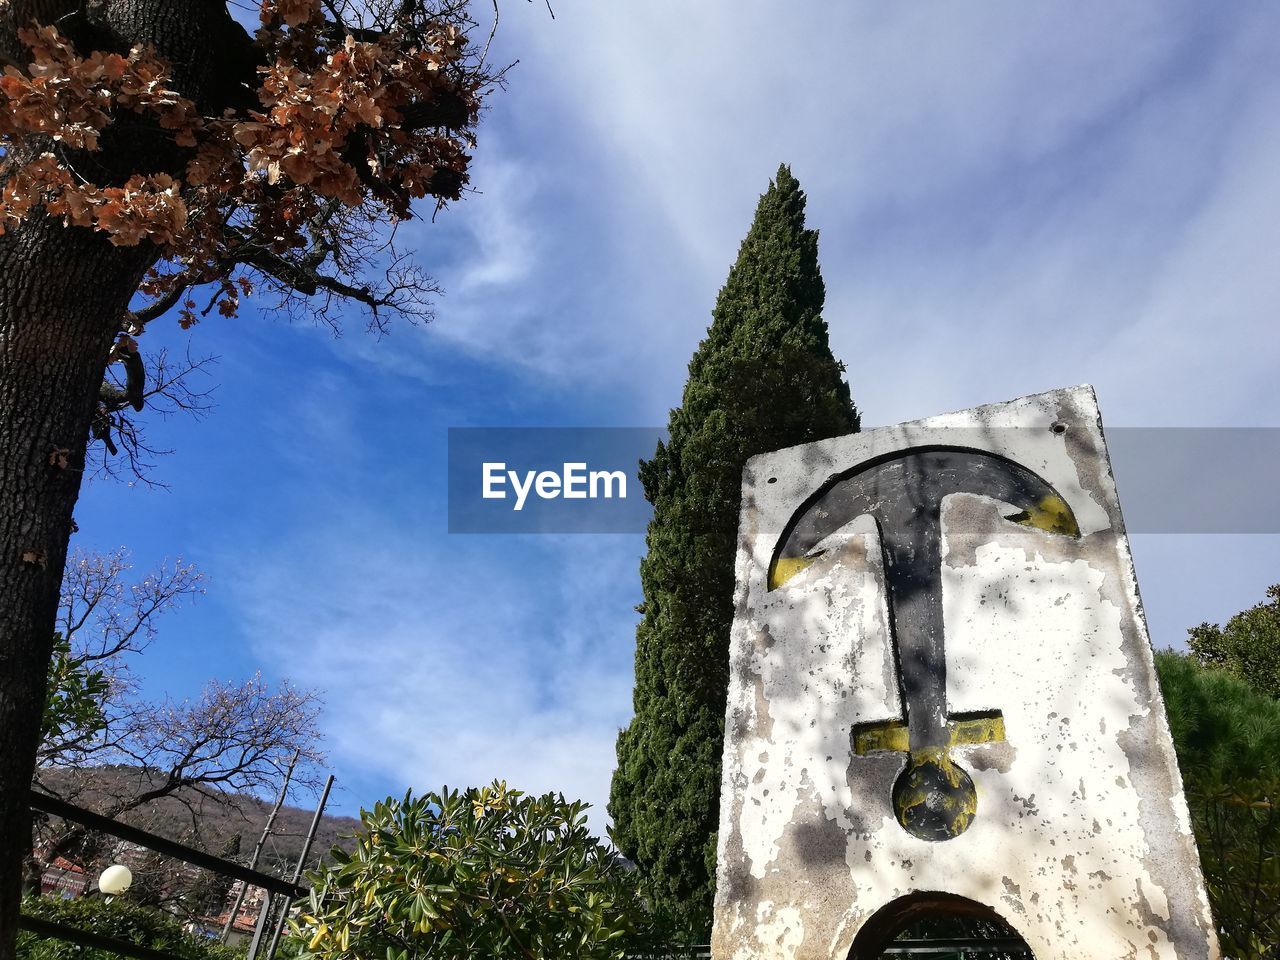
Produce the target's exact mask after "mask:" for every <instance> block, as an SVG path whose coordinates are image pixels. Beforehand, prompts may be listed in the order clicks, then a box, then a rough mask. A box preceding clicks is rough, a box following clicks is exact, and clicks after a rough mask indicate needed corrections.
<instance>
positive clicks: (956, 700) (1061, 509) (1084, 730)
mask: <svg viewBox="0 0 1280 960" xmlns="http://www.w3.org/2000/svg"><path fill="white" fill-rule="evenodd" d="M930 530H932V531H933V534H930V533H929V531H930ZM737 578H738V590H737V598H736V603H737V613H736V619H735V622H734V630H733V640H732V653H731V656H732V666H731V681H730V690H729V705H728V712H727V720H726V733H725V753H724V780H723V793H722V802H721V826H720V851H719V876H718V891H717V900H716V917H715V934H714V940H713V955H714V956H715V957H716V958H717V960H748V958H784V957H785V958H797V960H799V958H804V960H810V958H831V960H843V958H845V957H848V956H850V955H851V950H853V949H854V948H855V938H858V940H857V944H856V950H854V953H853V954H852V955H853V956H860V955H861V954H862V953H863V951H866V950H869V949H871V948H872V947H874V944H872V942H871V941H872V940H874V939H875V936H876V934H877V932H883V931H884V930H886V929H888V927H890V926H892V922H893V921H894V920H895V918H899V917H901V916H907V915H909V911H910V910H912V909H937V908H940V907H948V908H955V909H959V910H966V909H971V910H978V911H981V910H983V909H984V908H987V909H990V910H992V911H994V912H995V913H996V914H998V915H999V916H1000V917H1001V918H1002V919H1003V920H1004V921H1005V922H1006V923H1008V924H1009V925H1010V926H1012V927H1013V928H1014V929H1015V930H1016V931H1017V932H1018V933H1019V934H1020V935H1021V936H1022V938H1023V939H1024V940H1025V941H1026V942H1027V944H1028V945H1029V946H1030V947H1031V949H1032V950H1033V951H1034V953H1035V956H1036V957H1037V958H1038V960H1068V958H1069V960H1083V958H1089V960H1102V958H1106V960H1113V958H1122V957H1128V958H1150V960H1173V958H1179V960H1192V958H1195V960H1212V958H1216V957H1217V955H1218V953H1217V946H1216V942H1215V940H1214V937H1213V934H1212V921H1211V919H1210V916H1209V908H1208V902H1207V899H1206V896H1205V892H1204V884H1203V880H1202V878H1201V874H1200V867H1199V862H1198V858H1197V855H1196V850H1195V846H1194V841H1193V839H1192V836H1191V830H1190V825H1189V820H1188V815H1187V809H1186V804H1185V801H1184V799H1183V795H1182V785H1181V780H1180V778H1179V775H1178V770H1177V766H1176V761H1175V758H1174V753H1173V746H1172V742H1171V740H1170V737H1169V732H1168V726H1167V723H1166V720H1165V714H1164V706H1163V702H1162V700H1161V697H1160V692H1159V689H1158V687H1157V684H1156V676H1155V671H1154V667H1153V664H1152V657H1151V647H1150V641H1149V639H1148V636H1147V629H1146V624H1145V621H1144V619H1143V616H1142V608H1141V603H1140V601H1139V598H1138V591H1137V584H1136V581H1135V578H1134V572H1133V564H1132V559H1131V556H1130V553H1129V545H1128V541H1127V539H1126V537H1125V533H1124V524H1123V521H1122V519H1121V515H1120V507H1119V503H1118V500H1117V497H1116V490H1115V485H1114V482H1113V480H1112V476H1111V470H1110V466H1109V463H1108V460H1107V454H1106V448H1105V445H1104V441H1103V436H1102V428H1101V423H1100V420H1099V414H1098V409H1097V405H1096V401H1095V398H1094V395H1093V391H1092V390H1091V389H1090V388H1088V387H1079V388H1075V389H1071V390H1062V391H1057V392H1053V393H1047V394H1042V395H1040V396H1035V397H1028V398H1025V399H1022V400H1017V401H1013V402H1011V403H1005V404H998V405H994V406H990V407H980V408H977V409H974V410H969V411H964V412H961V413H956V414H951V415H947V416H941V417H934V418H931V419H928V420H922V421H918V422H916V423H909V424H903V425H900V426H897V427H889V428H885V429H880V430H873V431H868V432H866V433H862V434H856V435H853V436H848V437H841V438H837V439H834V440H828V441H823V442H820V443H814V444H808V445H805V446H801V447H794V448H791V449H789V450H782V451H778V452H776V453H770V454H765V455H763V456H759V457H756V458H754V459H752V460H751V461H750V463H749V464H748V465H747V469H746V472H745V476H744V480H743V510H742V522H741V528H740V543H739V553H738V564H737ZM860 932H861V937H859V934H860ZM868 955H872V956H874V955H875V954H874V953H871V954H868Z"/></svg>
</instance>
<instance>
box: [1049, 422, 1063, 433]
mask: <svg viewBox="0 0 1280 960" xmlns="http://www.w3.org/2000/svg"><path fill="white" fill-rule="evenodd" d="M1049 429H1050V430H1052V431H1053V432H1054V433H1066V432H1067V425H1066V424H1065V423H1063V422H1062V421H1061V420H1058V421H1056V422H1055V423H1053V424H1052V425H1051V426H1050V427H1049Z"/></svg>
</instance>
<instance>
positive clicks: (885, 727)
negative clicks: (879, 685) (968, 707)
mask: <svg viewBox="0 0 1280 960" xmlns="http://www.w3.org/2000/svg"><path fill="white" fill-rule="evenodd" d="M947 727H948V729H947V747H946V748H936V747H931V748H927V749H921V750H912V749H911V739H910V737H909V735H908V733H907V725H906V724H905V723H903V722H902V721H901V720H885V721H884V722H883V723H867V724H859V725H858V726H857V727H855V728H854V731H853V752H854V753H856V754H857V755H858V756H860V757H864V756H866V755H867V754H869V753H880V752H885V751H887V752H891V753H910V754H911V756H912V757H913V758H916V759H920V760H923V759H927V758H928V757H930V756H932V755H933V754H932V753H930V751H931V750H933V751H936V750H939V749H941V750H942V753H943V754H945V753H946V750H947V749H949V748H951V747H964V746H971V745H973V744H981V743H998V742H1001V741H1003V740H1004V739H1005V732H1004V717H1002V716H999V715H997V716H994V717H972V718H969V719H967V720H952V721H951V722H950V723H949V724H948V725H947Z"/></svg>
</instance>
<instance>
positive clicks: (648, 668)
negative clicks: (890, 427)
mask: <svg viewBox="0 0 1280 960" xmlns="http://www.w3.org/2000/svg"><path fill="white" fill-rule="evenodd" d="M804 208H805V195H804V192H803V191H802V190H801V189H800V184H799V182H798V181H797V180H796V179H795V177H793V176H792V175H791V171H790V169H788V168H787V167H786V166H785V165H784V166H782V167H780V168H779V169H778V173H777V177H776V178H775V180H774V181H773V182H771V183H770V185H769V189H768V190H767V191H766V192H765V194H764V195H763V196H762V197H761V198H760V203H759V206H758V207H757V209H756V216H755V221H754V222H753V223H752V225H751V230H750V232H749V233H748V234H747V237H746V239H745V240H744V241H743V243H742V247H741V249H740V250H739V251H738V259H737V262H736V263H735V264H734V266H733V268H732V269H731V270H730V271H729V278H728V280H727V281H726V282H725V285H724V287H723V288H721V290H720V294H719V296H718V297H717V299H716V304H715V309H714V310H713V311H712V321H711V326H710V328H709V330H708V331H707V336H706V338H705V339H704V340H703V341H702V343H701V344H700V345H699V346H698V349H697V351H696V352H695V353H694V355H693V359H692V360H691V361H690V363H689V380H688V382H687V383H686V385H685V389H684V396H683V402H682V404H681V406H680V407H678V408H676V409H674V410H672V411H671V417H670V421H669V436H668V439H667V441H666V442H665V443H662V442H660V443H659V444H658V448H657V451H656V452H655V453H654V456H653V459H652V460H648V461H644V462H642V463H641V464H640V479H641V482H642V484H643V486H644V493H645V497H646V498H647V499H648V501H649V502H650V503H651V504H653V507H654V512H653V519H652V520H651V521H650V524H649V532H648V537H647V544H648V554H647V556H645V558H644V559H643V560H642V561H641V564H640V579H641V584H642V587H643V590H644V602H643V603H642V604H641V606H640V607H639V608H638V609H639V612H640V613H641V614H642V619H641V621H640V624H639V626H638V627H637V630H636V676H635V692H634V695H633V698H634V707H635V717H634V719H633V720H632V721H631V724H630V726H628V727H627V728H626V729H625V730H623V731H622V732H621V733H620V734H619V736H618V745H617V750H618V768H617V770H616V771H615V772H614V775H613V783H612V787H611V790H610V798H609V813H610V815H611V816H612V818H613V823H614V839H615V841H616V842H617V844H618V846H619V848H620V849H621V850H622V852H623V853H624V854H625V855H626V856H628V857H629V858H631V859H632V860H634V861H635V862H636V864H637V865H638V866H639V867H640V869H641V870H642V871H643V872H644V874H645V875H646V876H647V878H648V879H649V881H650V883H651V885H652V890H653V895H654V897H655V899H656V900H657V901H658V905H659V906H661V907H662V908H665V910H667V911H669V912H670V913H671V914H672V915H673V916H674V917H675V919H676V921H677V922H678V923H679V924H680V926H681V928H682V929H683V930H685V931H686V932H687V933H688V935H690V936H691V937H694V938H696V939H698V940H700V941H701V942H706V940H705V938H706V937H707V935H708V934H709V931H710V921H711V908H712V901H713V898H714V890H715V865H716V830H717V827H718V825H719V796H720V758H721V751H722V748H723V740H724V711H725V697H726V692H727V686H728V670H729V663H728V649H729V628H730V623H731V621H732V619H733V587H734V570H733V568H734V554H735V550H736V540H737V530H738V509H739V506H740V499H741V496H740V490H741V480H742V468H743V466H744V464H745V463H746V460H747V459H748V458H749V457H751V456H754V455H755V454H757V453H763V452H765V451H767V450H777V449H779V448H782V447H788V446H792V445H794V444H797V443H806V442H808V441H811V440H820V439H823V438H826V437H832V436H838V435H840V434H845V433H851V432H853V431H856V430H857V429H858V412H857V410H856V409H855V408H854V405H853V402H852V400H851V399H850V395H849V387H848V384H846V383H845V382H844V378H843V370H844V367H843V365H842V364H840V363H839V362H837V361H836V359H835V358H834V357H833V356H832V354H831V348H830V345H829V343H828V339H827V324H826V321H825V320H823V318H822V305H823V301H824V299H825V296H826V292H825V288H824V286H823V282H822V276H821V274H820V273H819V270H818V234H817V231H816V230H806V229H805V225H804Z"/></svg>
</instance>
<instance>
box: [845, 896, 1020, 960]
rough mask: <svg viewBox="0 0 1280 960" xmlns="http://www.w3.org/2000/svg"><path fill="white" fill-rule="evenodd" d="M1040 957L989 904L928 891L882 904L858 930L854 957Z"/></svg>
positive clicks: (1005, 959) (854, 959)
mask: <svg viewBox="0 0 1280 960" xmlns="http://www.w3.org/2000/svg"><path fill="white" fill-rule="evenodd" d="M880 957H918V958H921V960H952V958H964V960H1035V957H1034V954H1033V953H1032V952H1031V948H1030V947H1029V946H1027V943H1026V941H1025V940H1023V939H1022V937H1020V936H1019V935H1018V933H1017V931H1016V930H1014V929H1013V927H1011V926H1009V924H1008V923H1006V922H1005V920H1004V919H1003V918H1002V917H1001V916H1000V915H999V914H998V913H996V912H995V911H994V910H992V909H991V908H990V907H988V906H986V905H985V904H982V903H978V902H977V901H975V900H969V899H967V898H965V897H960V896H955V895H953V894H948V893H938V892H932V891H924V892H920V893H913V894H910V895H908V896H905V897H901V898H899V899H897V900H894V901H893V902H892V903H889V904H887V905H886V906H884V907H882V908H881V909H880V910H879V911H878V912H877V913H876V914H875V915H874V916H873V917H871V919H870V920H868V921H867V922H866V924H865V925H864V926H863V927H862V929H861V930H860V931H859V932H858V936H857V938H856V939H855V940H854V941H853V947H852V948H851V949H850V951H849V960H876V958H880Z"/></svg>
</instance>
